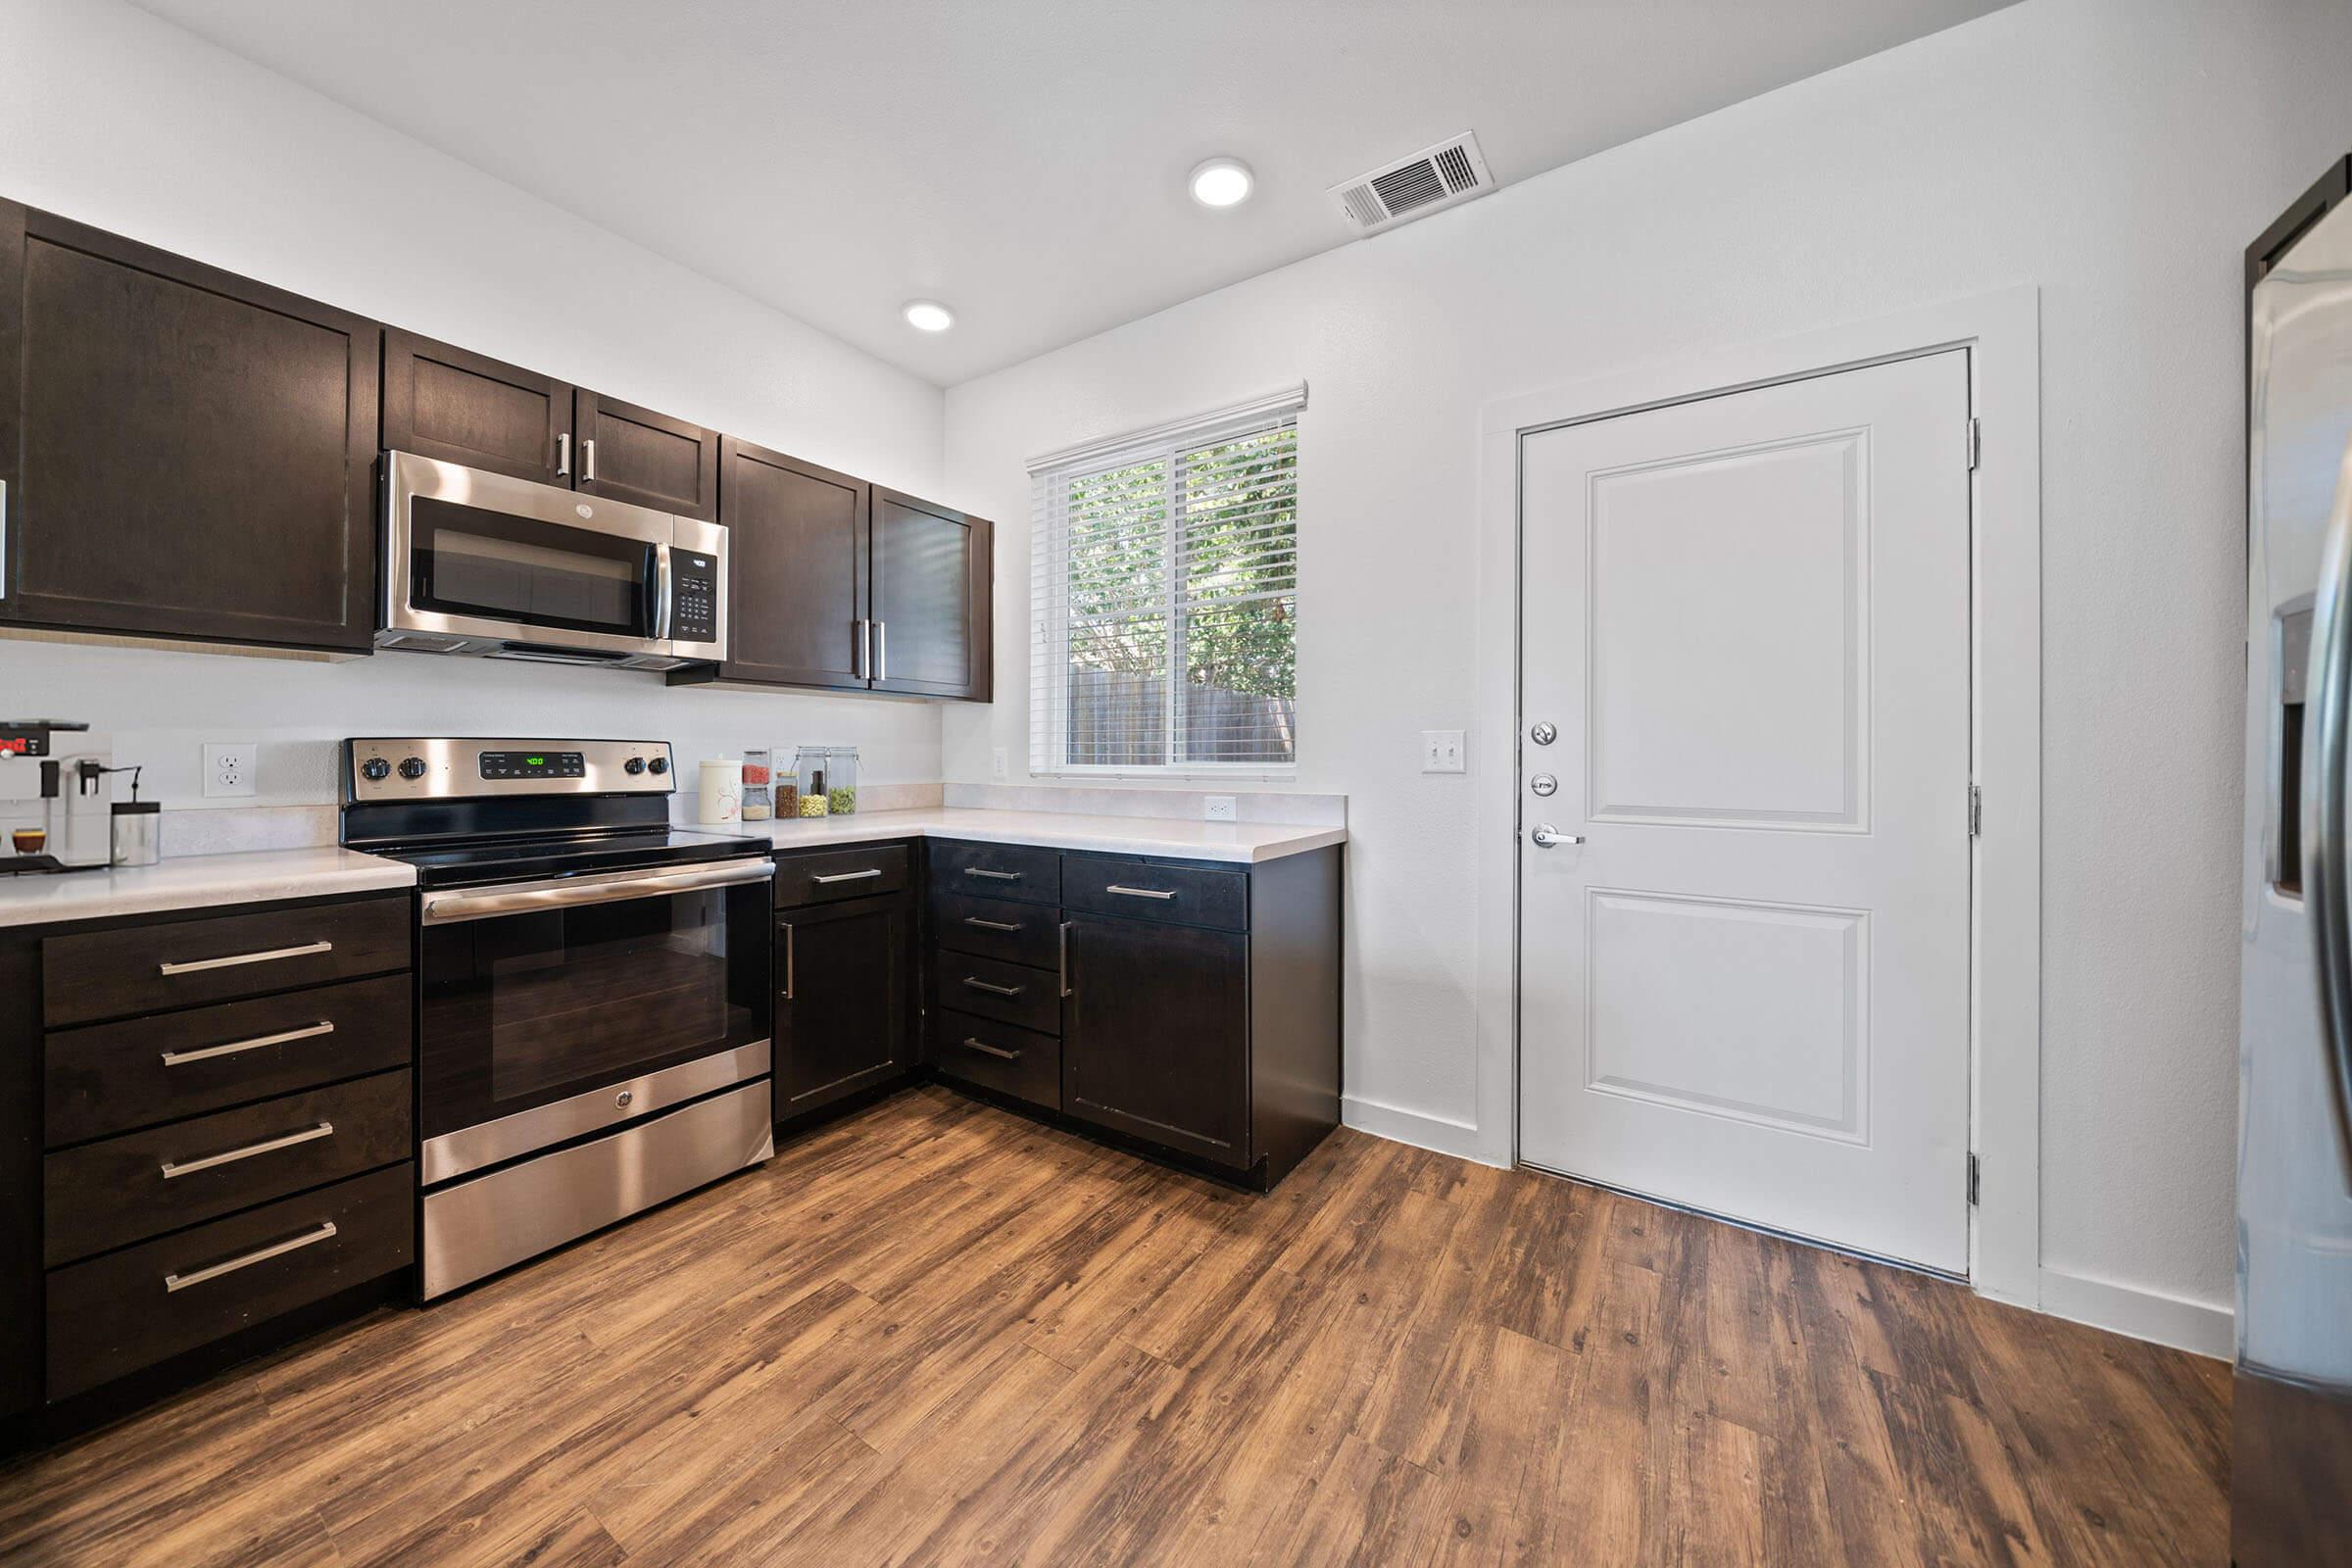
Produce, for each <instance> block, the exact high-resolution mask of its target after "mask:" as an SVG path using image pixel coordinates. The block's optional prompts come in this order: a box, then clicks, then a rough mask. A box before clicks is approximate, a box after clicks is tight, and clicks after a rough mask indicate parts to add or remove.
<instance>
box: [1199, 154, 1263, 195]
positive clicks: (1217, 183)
mask: <svg viewBox="0 0 2352 1568" xmlns="http://www.w3.org/2000/svg"><path fill="white" fill-rule="evenodd" d="M1255 183H1257V181H1256V179H1255V177H1254V176H1252V175H1251V174H1250V166H1249V165H1248V164H1245V163H1243V162H1242V161H1241V160H1240V159H1239V158H1211V159H1210V160H1209V161H1208V162H1207V163H1205V164H1202V165H1201V167H1200V168H1198V169H1196V170H1194V171H1193V200H1195V201H1197V202H1199V203H1200V204H1201V206H1203V207H1238V206H1240V205H1241V204H1242V203H1243V202H1246V201H1248V200H1249V199H1250V186H1252V185H1254V184H1255Z"/></svg>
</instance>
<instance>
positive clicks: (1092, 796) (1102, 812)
mask: <svg viewBox="0 0 2352 1568" xmlns="http://www.w3.org/2000/svg"><path fill="white" fill-rule="evenodd" d="M1212 795H1230V796H1232V797H1233V806H1234V813H1233V814H1234V820H1235V821H1237V822H1283V823H1290V824H1294V825H1297V826H1300V827H1346V826H1347V825H1348V797H1347V796H1345V795H1301V794H1296V793H1293V792H1291V791H1287V790H1256V791H1246V790H1156V789H1153V790H1117V789H1095V788H1092V787H1089V786H1084V785H1065V784H950V785H949V786H948V787H947V800H946V804H947V805H949V806H964V807H976V808H979V809H984V810H992V811H1068V812H1074V813H1076V814H1079V815H1082V816H1165V817H1175V818H1179V819H1181V820H1184V821H1191V822H1198V821H1201V819H1202V817H1203V816H1204V814H1205V812H1204V809H1203V808H1204V806H1205V804H1206V802H1207V800H1208V798H1209V797H1210V796H1212Z"/></svg>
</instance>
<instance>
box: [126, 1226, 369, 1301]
mask: <svg viewBox="0 0 2352 1568" xmlns="http://www.w3.org/2000/svg"><path fill="white" fill-rule="evenodd" d="M334 1237H335V1222H334V1221H333V1220H331V1219H328V1220H320V1221H319V1227H318V1229H316V1230H308V1231H304V1232H303V1233H302V1234H301V1235H300V1236H289V1237H287V1238H286V1239H285V1240H284V1241H282V1242H271V1243H270V1245H269V1246H268V1247H263V1248H257V1249H255V1250H253V1251H250V1252H247V1253H245V1254H244V1255H243V1256H241V1257H232V1258H229V1259H228V1260H227V1261H225V1262H221V1263H213V1264H209V1265H208V1266H206V1267H204V1268H200V1269H192V1270H190V1271H189V1272H187V1273H185V1274H167V1275H165V1276H164V1289H165V1291H166V1292H172V1291H184V1290H186V1289H187V1288H188V1287H189V1286H191V1285H202V1284H203V1283H204V1282H205V1281H206V1280H217V1279H219V1278H220V1277H221V1275H223V1274H234V1273H235V1272H236V1271H237V1270H239V1269H241V1268H251V1267H253V1265H254V1264H256V1263H267V1262H269V1261H270V1259H271V1258H273V1257H283V1256H285V1255H286V1254H287V1253H288V1252H295V1251H300V1250H302V1249H303V1248H306V1247H314V1246H317V1245H318V1244H319V1243H320V1242H326V1241H332V1240H333V1239H334Z"/></svg>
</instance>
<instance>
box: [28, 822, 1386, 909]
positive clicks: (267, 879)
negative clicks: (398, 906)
mask: <svg viewBox="0 0 2352 1568" xmlns="http://www.w3.org/2000/svg"><path fill="white" fill-rule="evenodd" d="M687 826H689V827H690V828H693V829H696V830H698V831H701V832H706V833H741V834H745V835H749V836H752V837H761V836H764V837H765V838H767V839H768V840H769V841H770V842H771V843H773V844H774V845H775V846H776V847H777V848H778V849H786V850H790V849H809V848H821V847H823V846H825V845H828V844H871V843H874V842H876V841H878V840H882V839H912V838H943V839H971V840H976V841H978V842H980V843H983V844H1034V845H1038V846H1040V847H1042V848H1046V849H1056V850H1092V851H1095V852H1098V853H1100V854H1104V855H1162V856H1170V857H1173V858H1179V859H1187V860H1229V861H1232V862H1234V863H1235V864H1240V865H1250V864H1255V863H1256V862H1258V861H1260V860H1274V859H1279V858H1282V857H1283V856H1286V855H1298V854H1299V853H1301V852H1303V851H1306V850H1319V849H1321V848H1323V847H1324V846H1325V845H1328V844H1340V843H1344V842H1345V841H1346V840H1347V837H1348V830H1347V829H1346V828H1344V827H1308V826H1302V825H1299V824H1296V823H1287V822H1193V821H1185V820H1182V819H1178V818H1170V817H1157V816H1080V815H1076V814H1074V813H1071V812H1066V811H1000V810H985V809H975V808H971V807H953V806H948V807H931V808H928V809H918V810H909V811H860V812H858V813H856V814H854V815H851V816H826V817H807V818H796V819H794V820H791V821H783V822H777V821H768V822H743V823H729V824H727V825H725V826H723V827H722V826H713V825H711V824H707V823H689V824H687ZM416 883H417V869H416V867H414V866H412V865H408V864H406V863H404V862H402V861H399V860H387V859H384V858H381V857H380V856H374V855H362V854H360V853H359V852H358V851H356V850H345V849H337V848H335V847H333V846H331V845H329V846H321V847H319V848H318V849H308V850H254V851H249V852H246V853H244V854H239V855H182V856H171V857H167V858H164V859H163V860H160V861H158V862H157V863H156V864H154V865H145V866H138V867H135V868H123V869H114V870H106V871H69V872H64V873H61V874H59V875H54V876H8V877H0V926H20V925H48V924H51V923H53V922H57V921H63V920H97V919H103V918H106V917H108V916H111V915H120V914H153V913H155V912H157V911H159V910H165V909H202V908H212V907H221V906H224V905H242V904H266V903H268V902H270V900H273V899H316V898H322V897H325V896H327V895H329V894H336V893H369V892H374V891H377V890H379V889H385V888H406V887H414V886H415V885H416Z"/></svg>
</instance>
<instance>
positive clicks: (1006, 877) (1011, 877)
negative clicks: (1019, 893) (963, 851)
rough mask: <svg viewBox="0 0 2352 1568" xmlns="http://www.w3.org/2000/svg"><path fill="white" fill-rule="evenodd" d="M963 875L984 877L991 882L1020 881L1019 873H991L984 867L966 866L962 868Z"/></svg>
mask: <svg viewBox="0 0 2352 1568" xmlns="http://www.w3.org/2000/svg"><path fill="white" fill-rule="evenodd" d="M963 874H964V875H965V876H984V877H986V878H988V879H989V880H990V881H991V882H1018V881H1019V880H1020V879H1021V873H1020V872H1018V871H991V870H990V869H988V867H986V866H984V865H967V866H965V867H964V868H963Z"/></svg>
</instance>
